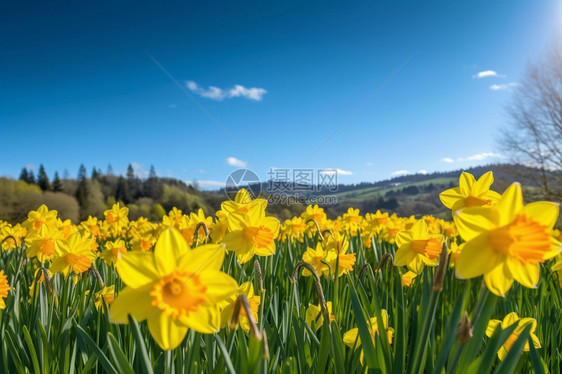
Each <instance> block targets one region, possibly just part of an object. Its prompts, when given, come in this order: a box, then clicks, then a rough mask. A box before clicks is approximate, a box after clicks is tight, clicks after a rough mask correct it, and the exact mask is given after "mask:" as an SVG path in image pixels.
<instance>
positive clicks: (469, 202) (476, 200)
mask: <svg viewBox="0 0 562 374" xmlns="http://www.w3.org/2000/svg"><path fill="white" fill-rule="evenodd" d="M464 203H465V205H466V206H467V207H471V206H484V205H492V200H486V199H482V198H480V197H478V196H474V195H468V197H467V198H466V200H465V201H464Z"/></svg>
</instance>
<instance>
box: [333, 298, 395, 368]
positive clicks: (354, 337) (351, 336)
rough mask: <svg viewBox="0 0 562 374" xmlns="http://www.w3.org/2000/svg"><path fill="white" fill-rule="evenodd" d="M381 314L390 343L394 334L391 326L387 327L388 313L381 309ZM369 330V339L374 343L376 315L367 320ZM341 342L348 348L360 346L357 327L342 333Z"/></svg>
mask: <svg viewBox="0 0 562 374" xmlns="http://www.w3.org/2000/svg"><path fill="white" fill-rule="evenodd" d="M381 316H382V324H383V326H384V328H385V329H386V334H387V338H388V342H389V343H390V344H392V338H393V336H394V329H393V328H392V327H390V328H389V327H388V313H387V312H386V310H385V309H381ZM369 332H370V333H371V339H372V340H373V344H375V335H376V334H378V333H379V328H378V323H377V317H373V318H371V319H370V320H369ZM343 342H344V344H345V345H347V346H348V347H350V348H353V347H354V346H355V348H359V347H361V338H360V337H359V329H358V328H353V329H351V330H349V331H348V332H346V333H345V334H344V335H343ZM361 363H363V350H361Z"/></svg>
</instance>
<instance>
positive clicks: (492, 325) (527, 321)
mask: <svg viewBox="0 0 562 374" xmlns="http://www.w3.org/2000/svg"><path fill="white" fill-rule="evenodd" d="M514 323H517V327H516V328H515V330H514V331H513V332H512V333H511V335H510V336H509V337H508V338H507V340H506V341H505V343H503V345H502V346H501V348H500V350H499V351H498V357H499V359H500V360H501V361H503V360H504V359H505V356H507V352H509V350H510V349H511V346H512V345H513V343H515V341H516V340H517V338H519V335H521V333H522V332H523V330H525V327H527V326H528V325H531V331H530V335H531V340H532V341H533V346H534V347H535V348H540V347H541V342H540V341H539V337H538V336H537V335H535V330H536V329H537V321H536V320H535V319H534V318H519V317H518V316H517V313H509V314H508V315H507V316H505V317H504V319H503V321H500V320H498V319H492V320H490V321H489V322H488V327H487V328H486V335H487V336H488V337H491V336H492V335H493V334H494V330H495V329H496V327H497V326H498V325H500V326H501V328H502V329H506V328H508V327H509V326H511V325H513V324H514ZM529 350H530V346H529V342H528V341H527V342H525V346H524V347H523V351H524V352H528V351H529Z"/></svg>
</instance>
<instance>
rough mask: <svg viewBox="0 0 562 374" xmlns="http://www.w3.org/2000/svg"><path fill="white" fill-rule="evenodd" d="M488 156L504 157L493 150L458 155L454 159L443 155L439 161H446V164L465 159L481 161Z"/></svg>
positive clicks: (464, 160)
mask: <svg viewBox="0 0 562 374" xmlns="http://www.w3.org/2000/svg"><path fill="white" fill-rule="evenodd" d="M488 158H504V156H503V155H501V154H499V153H494V152H482V153H476V154H474V155H472V156H468V157H459V158H456V159H453V158H450V157H445V158H442V159H441V161H443V162H446V163H448V164H452V163H454V162H466V161H482V160H485V159H488Z"/></svg>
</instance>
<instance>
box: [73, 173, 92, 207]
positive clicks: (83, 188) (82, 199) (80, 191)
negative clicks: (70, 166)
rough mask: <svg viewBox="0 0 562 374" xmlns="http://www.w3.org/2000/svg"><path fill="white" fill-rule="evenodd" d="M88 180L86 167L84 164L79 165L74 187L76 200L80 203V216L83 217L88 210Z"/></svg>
mask: <svg viewBox="0 0 562 374" xmlns="http://www.w3.org/2000/svg"><path fill="white" fill-rule="evenodd" d="M89 193H90V191H89V190H88V180H87V178H86V167H85V166H84V164H82V165H80V169H78V188H77V189H76V200H78V204H79V205H80V218H85V217H86V216H87V212H88V195H89Z"/></svg>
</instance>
